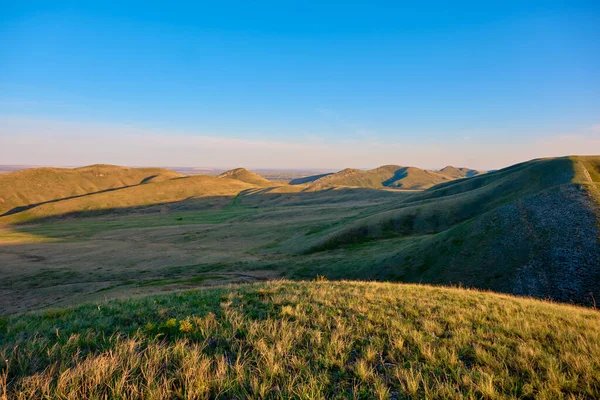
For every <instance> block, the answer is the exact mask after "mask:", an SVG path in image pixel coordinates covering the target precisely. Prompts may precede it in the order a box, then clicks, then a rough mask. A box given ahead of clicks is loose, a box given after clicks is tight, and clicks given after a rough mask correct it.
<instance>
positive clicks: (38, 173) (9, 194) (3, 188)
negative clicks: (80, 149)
mask: <svg viewBox="0 0 600 400" xmlns="http://www.w3.org/2000/svg"><path fill="white" fill-rule="evenodd" d="M181 176H183V175H181V174H179V173H177V172H174V171H171V170H168V169H164V168H127V167H119V166H115V165H105V164H97V165H90V166H87V167H81V168H31V169H25V170H20V171H16V172H8V173H5V174H1V175H0V215H2V214H5V213H7V212H8V213H10V212H17V211H19V208H20V207H26V206H30V205H33V204H39V203H44V202H48V201H53V200H58V199H64V198H68V197H77V196H82V195H88V194H90V193H96V192H102V191H106V190H113V189H118V188H123V187H127V186H134V185H141V184H145V183H149V182H159V181H164V180H168V179H173V178H179V177H181Z"/></svg>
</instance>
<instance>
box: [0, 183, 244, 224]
mask: <svg viewBox="0 0 600 400" xmlns="http://www.w3.org/2000/svg"><path fill="white" fill-rule="evenodd" d="M254 187H256V186H254V185H252V184H249V183H245V182H242V181H239V180H235V179H227V178H217V177H214V176H208V175H196V176H189V177H182V178H177V179H169V180H159V181H156V182H148V183H145V184H143V185H132V186H127V187H123V188H119V189H115V190H110V191H106V190H105V191H101V192H96V193H90V194H88V195H83V196H77V197H74V198H68V199H64V200H61V201H56V202H48V203H45V204H41V205H37V206H35V207H31V208H28V209H27V210H25V211H22V212H19V213H15V214H10V215H6V216H3V217H0V225H6V224H14V223H23V222H27V221H31V220H40V219H45V218H52V217H65V216H94V215H104V214H107V213H112V214H127V213H131V212H132V211H136V210H141V209H143V211H144V212H160V211H161V209H162V210H163V211H168V210H170V209H171V208H173V207H174V208H176V209H182V208H183V209H185V206H186V205H187V204H189V203H190V202H191V201H192V200H196V203H198V202H200V203H202V204H203V208H211V207H216V206H223V205H226V204H228V203H229V202H230V201H231V199H232V198H233V197H234V196H235V195H237V194H238V193H239V192H241V191H242V190H246V189H251V188H254ZM183 201H185V202H186V203H185V204H181V202H183Z"/></svg>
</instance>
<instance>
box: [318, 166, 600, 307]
mask: <svg viewBox="0 0 600 400" xmlns="http://www.w3.org/2000/svg"><path fill="white" fill-rule="evenodd" d="M599 159H600V158H599V157H564V158H555V159H543V160H533V161H530V162H526V163H522V164H518V165H515V166H512V167H509V168H506V169H503V170H499V171H497V172H493V173H489V174H485V175H481V176H475V177H473V178H470V179H466V180H458V181H455V182H449V183H445V184H441V185H438V186H435V187H433V188H431V189H430V190H427V191H425V192H422V193H418V194H415V195H414V196H411V197H410V198H408V199H406V200H405V201H403V202H402V203H398V204H390V205H388V206H387V207H388V210H382V209H381V208H380V209H379V210H378V211H377V212H374V213H372V214H370V215H366V216H365V217H363V218H360V219H356V220H353V221H352V222H350V223H348V224H344V225H342V226H338V227H333V229H328V230H326V231H324V232H323V233H321V234H320V235H318V236H315V237H313V240H312V243H310V244H309V248H308V250H307V251H308V252H309V253H310V252H319V251H331V250H333V249H336V248H348V247H356V246H369V247H372V248H374V249H382V252H383V251H385V250H383V249H385V248H386V247H389V246H394V245H395V246H398V249H399V251H398V252H397V253H396V254H393V255H390V254H389V253H388V258H386V259H385V260H382V261H381V262H380V264H379V268H377V269H373V270H372V271H371V273H370V276H371V277H373V278H377V279H399V280H404V281H423V282H431V283H448V282H463V283H466V284H467V285H470V286H475V287H482V288H490V289H493V290H500V291H505V292H510V293H518V294H527V295H533V296H536V297H552V298H554V299H557V300H561V301H575V302H584V303H590V302H592V298H593V296H594V295H595V296H597V295H598V293H600V286H599V282H600V262H599V261H598V260H600V244H599V240H600V235H599V233H598V226H599V224H598V221H599V219H598V215H599V213H598V210H599V207H598V202H597V201H596V200H595V197H594V196H595V195H594V193H595V192H597V186H598V181H595V180H594V179H597V175H595V174H597V171H598V170H597V167H598V160H599ZM584 167H585V168H586V169H585V170H584ZM584 171H592V172H584ZM589 177H591V178H589ZM590 179H591V180H592V181H590ZM382 208H385V206H384V207H382ZM373 251H375V250H373ZM335 276H337V275H335Z"/></svg>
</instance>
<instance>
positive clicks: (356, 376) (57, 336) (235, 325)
mask: <svg viewBox="0 0 600 400" xmlns="http://www.w3.org/2000/svg"><path fill="white" fill-rule="evenodd" d="M0 344H1V346H2V348H1V349H2V350H1V351H2V354H1V355H2V359H8V374H6V371H7V365H6V363H3V364H0V369H1V371H3V374H2V375H1V376H3V378H0V398H1V397H2V393H3V390H4V391H6V392H5V394H4V397H5V398H9V399H12V398H19V399H36V398H73V399H76V398H77V399H79V398H88V399H89V398H94V399H101V398H127V399H137V398H140V399H141V398H144V399H162V398H185V399H198V398H208V397H210V398H228V399H229V398H314V399H317V398H397V399H399V398H448V399H451V398H456V399H458V398H489V399H494V398H540V399H559V398H569V399H574V398H598V397H599V396H600V313H598V312H597V311H595V310H591V309H584V308H577V307H571V306H566V305H557V304H551V303H546V302H542V301H537V300H530V299H523V298H515V297H510V296H506V295H497V294H491V293H483V292H477V291H470V290H462V289H452V288H440V287H429V286H420V285H403V284H390V283H365V282H326V281H324V282H310V283H308V282H285V281H283V282H272V283H266V284H254V285H241V286H230V287H221V288H213V289H204V290H198V291H192V292H184V293H175V294H169V295H161V296H155V297H146V298H139V299H129V300H126V301H113V302H110V303H104V304H88V305H84V306H80V307H77V308H73V309H66V310H60V311H53V312H50V311H49V312H45V313H36V314H25V315H22V316H15V317H9V318H7V319H4V320H1V322H0ZM6 382H8V385H7V384H6Z"/></svg>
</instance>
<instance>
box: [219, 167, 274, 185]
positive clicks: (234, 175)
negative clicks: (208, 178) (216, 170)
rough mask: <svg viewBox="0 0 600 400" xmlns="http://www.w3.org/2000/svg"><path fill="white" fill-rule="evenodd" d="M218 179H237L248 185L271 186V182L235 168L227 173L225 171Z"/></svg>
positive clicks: (243, 169) (250, 172)
mask: <svg viewBox="0 0 600 400" xmlns="http://www.w3.org/2000/svg"><path fill="white" fill-rule="evenodd" d="M217 176H218V177H219V178H228V179H237V180H238V181H242V182H246V183H250V184H252V185H257V186H273V182H271V181H269V180H267V179H265V178H263V177H262V176H260V175H259V174H257V173H255V172H252V171H248V170H247V169H246V168H235V169H232V170H229V171H225V172H223V173H222V174H220V175H217Z"/></svg>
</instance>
